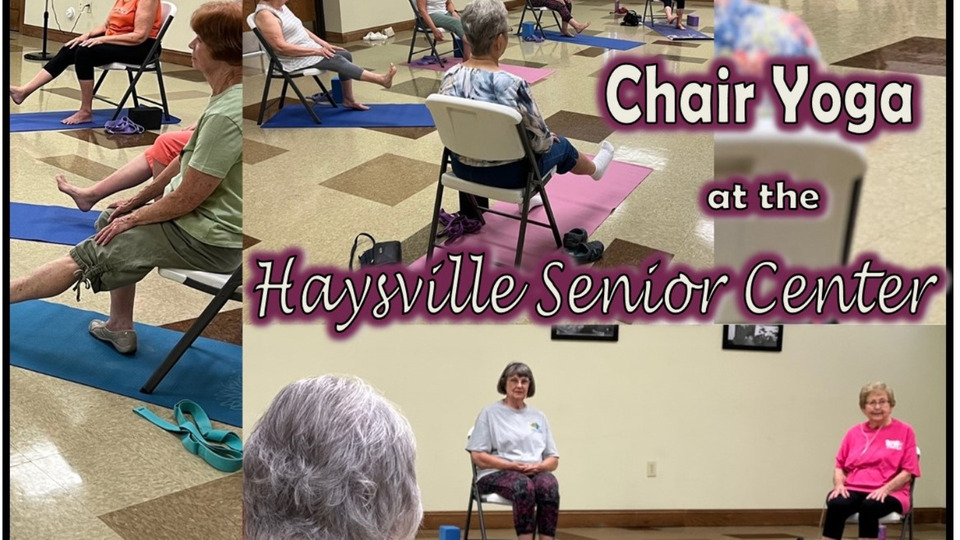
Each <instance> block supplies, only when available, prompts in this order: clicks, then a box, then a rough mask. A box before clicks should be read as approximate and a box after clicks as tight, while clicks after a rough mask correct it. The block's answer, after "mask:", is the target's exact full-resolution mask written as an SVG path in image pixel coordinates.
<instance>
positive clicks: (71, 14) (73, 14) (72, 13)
mask: <svg viewBox="0 0 960 540" xmlns="http://www.w3.org/2000/svg"><path fill="white" fill-rule="evenodd" d="M76 16H77V10H75V9H73V8H72V7H71V8H67V20H68V21H72V20H73V18H74V17H76Z"/></svg>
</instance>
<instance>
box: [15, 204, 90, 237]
mask: <svg viewBox="0 0 960 540" xmlns="http://www.w3.org/2000/svg"><path fill="white" fill-rule="evenodd" d="M8 212H9V215H10V239H11V240H33V241H36V242H47V243H50V244H63V245H65V246H75V245H77V244H79V243H80V242H83V241H84V240H86V239H87V238H89V237H90V236H92V235H93V233H95V232H97V230H96V228H94V223H96V222H97V218H98V217H100V212H98V211H96V210H92V211H90V212H81V211H80V210H78V209H76V208H66V207H64V206H43V205H40V204H25V203H15V202H12V203H10V206H9V209H8Z"/></svg>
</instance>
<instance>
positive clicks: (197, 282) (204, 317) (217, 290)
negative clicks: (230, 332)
mask: <svg viewBox="0 0 960 540" xmlns="http://www.w3.org/2000/svg"><path fill="white" fill-rule="evenodd" d="M157 272H158V273H159V274H160V275H161V276H163V277H165V278H167V279H171V280H173V281H176V282H177V283H182V284H183V285H186V286H187V287H190V288H192V289H196V290H198V291H203V292H205V293H207V294H212V295H213V299H212V300H210V303H209V304H207V307H206V308H204V310H203V313H201V314H200V317H198V318H197V320H196V321H195V322H194V323H193V325H191V326H190V329H189V330H187V332H186V333H185V334H183V337H182V338H180V341H178V342H177V344H176V345H175V346H174V347H173V350H172V351H170V354H168V355H167V357H166V359H164V361H163V363H161V364H160V366H158V367H157V369H156V371H154V372H153V375H151V376H150V379H149V380H148V381H147V383H146V384H144V385H143V388H141V389H140V391H141V392H143V393H145V394H152V393H153V391H154V389H156V387H157V385H158V384H160V381H162V380H163V378H164V377H166V376H167V373H169V372H170V370H171V369H172V368H173V366H174V365H176V363H177V362H179V361H180V357H181V356H183V353H185V352H187V349H189V348H190V346H191V345H193V342H194V341H196V340H197V338H198V337H200V334H202V333H203V331H204V330H205V329H206V328H207V325H209V324H210V321H212V320H213V318H214V317H215V316H216V315H217V313H219V312H220V308H222V307H223V306H224V304H226V303H227V300H235V301H237V302H242V301H243V288H242V281H243V267H242V266H240V267H238V268H237V269H236V270H234V271H233V273H232V274H214V273H213V272H201V271H199V270H178V269H171V268H160V269H159V270H158V271H157Z"/></svg>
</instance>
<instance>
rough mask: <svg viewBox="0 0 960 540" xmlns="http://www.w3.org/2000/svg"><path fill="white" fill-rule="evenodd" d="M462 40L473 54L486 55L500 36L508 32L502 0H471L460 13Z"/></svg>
mask: <svg viewBox="0 0 960 540" xmlns="http://www.w3.org/2000/svg"><path fill="white" fill-rule="evenodd" d="M460 22H461V23H462V24H463V38H464V39H466V40H467V43H469V44H470V49H471V50H472V51H473V53H474V54H481V55H482V54H487V53H488V52H490V48H491V47H493V42H494V41H495V40H496V39H497V36H499V35H500V34H505V33H507V32H509V31H510V20H509V18H508V16H507V7H506V6H504V5H503V0H473V2H470V3H469V4H467V7H465V8H463V11H461V12H460Z"/></svg>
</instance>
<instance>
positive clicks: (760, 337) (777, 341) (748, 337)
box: [723, 324, 783, 352]
mask: <svg viewBox="0 0 960 540" xmlns="http://www.w3.org/2000/svg"><path fill="white" fill-rule="evenodd" d="M723 348H724V349H739V350H742V351H767V352H780V351H781V350H783V325H782V324H725V325H723Z"/></svg>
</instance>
